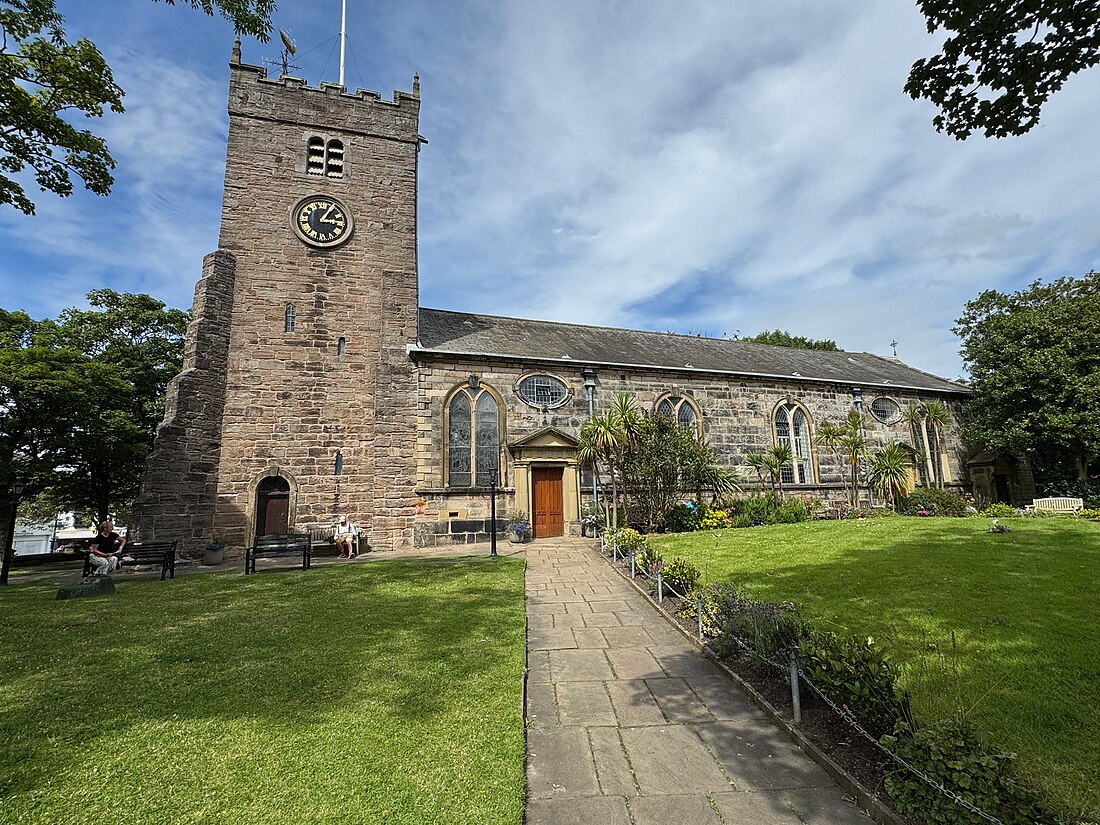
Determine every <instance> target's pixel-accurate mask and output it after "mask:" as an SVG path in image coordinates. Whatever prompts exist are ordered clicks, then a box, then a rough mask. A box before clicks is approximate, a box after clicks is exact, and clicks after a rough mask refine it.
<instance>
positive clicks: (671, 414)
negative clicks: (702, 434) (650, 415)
mask: <svg viewBox="0 0 1100 825" xmlns="http://www.w3.org/2000/svg"><path fill="white" fill-rule="evenodd" d="M657 415H664V416H667V417H668V418H675V419H676V421H677V422H679V424H680V426H681V427H683V428H684V429H685V430H695V431H696V432H698V430H699V413H698V412H697V411H696V409H695V407H694V406H693V405H692V403H691V402H690V401H688V399H687V398H684V397H682V396H679V395H670V396H668V397H667V398H664V399H662V400H661V401H660V402H658V404H657Z"/></svg>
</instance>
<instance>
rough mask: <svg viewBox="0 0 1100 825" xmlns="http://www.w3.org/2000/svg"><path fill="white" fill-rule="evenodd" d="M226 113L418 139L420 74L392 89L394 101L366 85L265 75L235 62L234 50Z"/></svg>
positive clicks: (260, 69) (262, 70) (236, 52)
mask: <svg viewBox="0 0 1100 825" xmlns="http://www.w3.org/2000/svg"><path fill="white" fill-rule="evenodd" d="M229 69H230V73H229V114H230V115H231V116H235V117H255V118H260V119H263V120H276V121H282V122H285V123H294V124H300V125H302V126H308V127H310V128H314V129H316V128H330V129H335V130H339V131H343V132H348V133H352V134H370V135H375V136H378V137H384V138H388V139H390V140H399V141H407V142H412V143H415V142H419V140H420V137H419V131H418V130H419V122H420V78H419V76H415V77H414V78H413V90H412V92H401V91H395V92H394V93H393V100H392V101H390V100H383V99H382V96H381V95H380V94H379V93H378V92H375V91H371V90H368V89H356V90H355V92H348V91H347V88H346V87H344V86H341V85H340V84H339V83H324V82H322V83H321V84H320V85H318V86H310V85H309V84H308V82H307V81H306V80H304V79H302V78H300V77H292V76H290V75H282V76H280V77H278V78H269V77H268V76H267V69H265V68H264V67H262V66H252V65H249V64H247V63H242V62H240V51H239V49H238V48H237V47H234V50H233V60H232V61H231V62H230V64H229Z"/></svg>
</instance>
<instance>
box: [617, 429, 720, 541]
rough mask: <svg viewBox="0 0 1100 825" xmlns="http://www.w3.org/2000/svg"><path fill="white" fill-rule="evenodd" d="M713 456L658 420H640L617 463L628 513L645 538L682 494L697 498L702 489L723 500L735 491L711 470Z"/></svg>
mask: <svg viewBox="0 0 1100 825" xmlns="http://www.w3.org/2000/svg"><path fill="white" fill-rule="evenodd" d="M716 464H717V459H716V457H715V455H714V452H713V451H712V450H711V449H710V448H709V447H708V446H707V445H706V444H705V443H704V442H703V441H701V440H700V439H699V438H698V437H697V436H696V434H695V430H694V429H688V428H685V427H682V426H681V425H680V424H679V423H678V422H677V421H675V420H673V419H671V418H669V417H667V416H663V415H650V414H640V415H639V417H638V420H637V423H636V425H635V429H634V439H633V446H632V448H631V449H629V450H626V451H624V452H623V454H622V457H621V466H622V477H623V482H624V483H623V486H624V488H625V489H628V490H630V494H631V496H632V501H633V510H632V512H633V513H636V514H637V519H638V523H639V524H640V525H641V526H642V527H643V528H644V529H645V530H646V531H647V532H656V531H658V530H660V529H661V528H662V527H664V525H665V518H666V517H667V515H668V513H669V511H670V510H672V509H673V508H674V507H675V506H676V503H677V502H678V501H679V499H680V498H681V496H682V495H683V494H684V492H685V491H689V490H690V491H694V492H696V494H697V498H701V492H702V489H703V488H704V487H706V488H707V489H711V490H714V491H715V493H716V494H722V493H725V492H727V491H729V490H730V489H733V488H734V487H735V485H733V483H732V479H731V478H730V477H729V476H727V475H725V474H723V473H720V472H717V470H716Z"/></svg>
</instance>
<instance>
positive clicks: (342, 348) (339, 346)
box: [336, 335, 348, 355]
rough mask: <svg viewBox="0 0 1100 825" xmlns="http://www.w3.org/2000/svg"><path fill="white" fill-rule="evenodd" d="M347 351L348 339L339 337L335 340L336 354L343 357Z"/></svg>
mask: <svg viewBox="0 0 1100 825" xmlns="http://www.w3.org/2000/svg"><path fill="white" fill-rule="evenodd" d="M347 351H348V339H347V338H345V337H344V336H343V335H341V336H340V337H339V338H337V339H336V354H337V355H343V354H344V353H346V352H347Z"/></svg>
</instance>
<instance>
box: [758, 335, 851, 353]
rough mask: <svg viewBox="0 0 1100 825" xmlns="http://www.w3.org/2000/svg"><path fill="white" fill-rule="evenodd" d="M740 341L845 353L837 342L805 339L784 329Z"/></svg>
mask: <svg viewBox="0 0 1100 825" xmlns="http://www.w3.org/2000/svg"><path fill="white" fill-rule="evenodd" d="M740 340H741V341H747V342H748V343H750V344H770V345H771V346H773V347H790V348H791V349H816V350H824V351H826V352H843V350H842V349H841V348H840V347H838V346H837V345H836V341H828V340H824V339H822V340H818V339H815V338H805V337H803V336H801V335H791V334H790V333H789V332H787V331H786V330H783V329H776V330H764V331H763V332H760V333H757V334H756V335H753V336H752V337H751V338H741V339H740Z"/></svg>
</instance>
